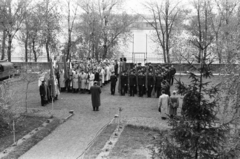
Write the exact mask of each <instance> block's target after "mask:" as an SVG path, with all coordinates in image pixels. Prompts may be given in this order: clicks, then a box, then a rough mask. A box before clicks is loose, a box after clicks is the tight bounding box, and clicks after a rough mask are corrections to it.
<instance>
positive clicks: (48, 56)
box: [45, 39, 50, 62]
mask: <svg viewBox="0 0 240 159" xmlns="http://www.w3.org/2000/svg"><path fill="white" fill-rule="evenodd" d="M45 47H46V52H47V60H48V62H49V61H50V55H49V39H47V42H46V45H45Z"/></svg>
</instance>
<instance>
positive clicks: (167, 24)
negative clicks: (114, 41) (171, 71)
mask: <svg viewBox="0 0 240 159" xmlns="http://www.w3.org/2000/svg"><path fill="white" fill-rule="evenodd" d="M168 11H169V0H166V5H165V14H166V18H165V29H166V40H165V42H166V43H165V44H166V46H165V49H166V56H167V58H166V61H167V63H170V57H169V34H170V33H169V23H168V18H169V17H168V16H169V13H168Z"/></svg>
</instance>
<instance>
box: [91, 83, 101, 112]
mask: <svg viewBox="0 0 240 159" xmlns="http://www.w3.org/2000/svg"><path fill="white" fill-rule="evenodd" d="M90 92H91V98H92V106H93V111H99V106H100V105H101V100H100V94H101V88H100V87H99V86H98V85H97V82H96V81H95V82H94V85H93V86H91V88H90Z"/></svg>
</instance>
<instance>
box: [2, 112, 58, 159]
mask: <svg viewBox="0 0 240 159" xmlns="http://www.w3.org/2000/svg"><path fill="white" fill-rule="evenodd" d="M46 120H47V118H45V117H34V116H21V117H20V118H19V120H18V121H17V123H16V140H18V139H20V138H22V137H23V136H25V135H26V134H28V133H29V132H30V131H32V130H33V129H35V128H38V127H39V126H41V125H42V123H43V122H45V121H46ZM59 124H60V120H58V119H53V121H52V122H51V123H50V124H49V125H47V126H46V127H45V128H44V129H42V130H41V131H39V132H37V133H36V134H35V135H33V136H32V137H31V138H30V139H28V140H26V141H25V142H23V143H22V144H21V145H17V146H16V149H15V151H13V152H11V153H10V154H9V155H8V156H7V157H4V158H3V159H15V158H18V157H19V156H21V155H22V154H24V153H25V152H26V151H28V150H29V149H30V148H31V147H33V146H34V145H35V144H37V143H38V142H39V141H41V140H42V139H43V138H44V137H46V136H47V135H48V134H50V133H51V132H52V131H53V130H54V129H55V128H56V127H57V126H58V125H59ZM0 143H1V144H0V151H3V150H4V149H6V148H7V147H9V146H11V145H12V144H13V135H12V133H11V132H9V135H6V136H4V137H2V138H0Z"/></svg>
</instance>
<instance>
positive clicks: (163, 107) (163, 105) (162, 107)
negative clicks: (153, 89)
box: [158, 90, 169, 119]
mask: <svg viewBox="0 0 240 159" xmlns="http://www.w3.org/2000/svg"><path fill="white" fill-rule="evenodd" d="M158 110H159V112H160V113H161V114H162V119H167V116H168V115H169V96H168V95H167V94H166V92H165V90H162V95H161V96H160V97H159V100H158Z"/></svg>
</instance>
